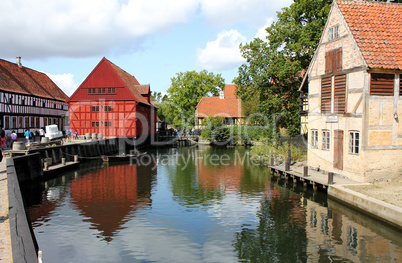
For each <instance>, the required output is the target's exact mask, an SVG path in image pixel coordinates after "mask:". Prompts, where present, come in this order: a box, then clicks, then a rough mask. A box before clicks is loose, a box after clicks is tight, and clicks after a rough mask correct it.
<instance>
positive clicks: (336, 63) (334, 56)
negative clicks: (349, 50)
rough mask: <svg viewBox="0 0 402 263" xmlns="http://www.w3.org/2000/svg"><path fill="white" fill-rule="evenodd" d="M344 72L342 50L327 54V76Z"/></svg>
mask: <svg viewBox="0 0 402 263" xmlns="http://www.w3.org/2000/svg"><path fill="white" fill-rule="evenodd" d="M341 70H342V48H338V49H334V50H331V51H328V52H326V53H325V74H331V73H334V72H338V71H341Z"/></svg>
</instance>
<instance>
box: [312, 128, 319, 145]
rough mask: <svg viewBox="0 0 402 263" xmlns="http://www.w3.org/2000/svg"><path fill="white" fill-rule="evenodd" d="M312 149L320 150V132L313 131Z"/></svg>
mask: <svg viewBox="0 0 402 263" xmlns="http://www.w3.org/2000/svg"><path fill="white" fill-rule="evenodd" d="M311 148H315V149H317V148H318V130H311Z"/></svg>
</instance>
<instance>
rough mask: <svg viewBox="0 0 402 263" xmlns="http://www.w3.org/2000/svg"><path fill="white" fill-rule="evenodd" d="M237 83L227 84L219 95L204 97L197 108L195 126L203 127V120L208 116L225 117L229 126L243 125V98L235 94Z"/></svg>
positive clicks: (197, 127)
mask: <svg viewBox="0 0 402 263" xmlns="http://www.w3.org/2000/svg"><path fill="white" fill-rule="evenodd" d="M235 91H236V86H235V85H225V88H224V90H223V91H220V92H219V96H213V97H203V98H202V99H201V100H200V102H199V103H198V105H197V107H196V108H195V127H196V129H200V128H202V127H203V120H204V119H205V118H206V117H208V116H212V117H223V118H225V124H226V125H228V126H233V125H241V124H243V122H244V118H243V114H242V108H241V99H239V98H237V97H236V95H235Z"/></svg>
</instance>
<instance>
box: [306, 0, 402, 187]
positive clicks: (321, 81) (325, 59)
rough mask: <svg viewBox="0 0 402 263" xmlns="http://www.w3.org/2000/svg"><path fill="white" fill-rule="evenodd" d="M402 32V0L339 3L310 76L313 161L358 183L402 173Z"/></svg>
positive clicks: (311, 163)
mask: <svg viewBox="0 0 402 263" xmlns="http://www.w3.org/2000/svg"><path fill="white" fill-rule="evenodd" d="M401 32H402V4H394V3H384V2H373V1H334V2H333V5H332V8H331V11H330V13H329V17H328V20H327V23H326V26H325V28H324V31H323V34H322V37H321V40H320V43H319V45H318V48H317V50H316V52H315V55H314V57H313V59H312V61H311V63H310V66H309V69H308V72H307V75H306V76H305V78H306V81H307V82H308V103H309V105H308V134H309V135H308V141H309V146H308V165H309V166H310V167H314V168H317V169H320V170H324V171H328V172H334V173H338V174H342V175H346V176H348V177H350V178H353V179H356V180H359V181H370V180H374V179H382V178H389V177H390V176H400V175H401V174H402V162H401V157H402V121H401V116H402V41H401ZM301 89H302V90H303V86H302V88H301Z"/></svg>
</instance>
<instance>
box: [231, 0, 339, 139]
mask: <svg viewBox="0 0 402 263" xmlns="http://www.w3.org/2000/svg"><path fill="white" fill-rule="evenodd" d="M331 2H332V1H329V0H295V2H294V3H293V4H291V5H290V7H286V8H283V9H282V11H281V12H278V14H277V15H278V20H277V21H276V22H274V23H273V24H272V25H271V26H270V27H268V28H267V29H266V31H267V37H266V38H267V41H263V40H261V39H259V38H256V39H254V40H253V41H251V42H250V43H248V44H245V45H241V46H240V48H241V52H242V55H243V57H244V58H245V59H246V61H247V63H246V64H243V65H242V66H240V68H239V74H238V77H237V78H235V80H234V82H235V84H237V87H238V89H237V95H239V96H240V97H241V99H242V101H244V102H245V105H247V102H250V101H252V102H254V101H255V102H256V103H257V107H256V108H257V110H258V112H260V113H263V114H264V115H266V116H267V117H268V119H270V120H272V119H275V120H276V124H277V125H276V127H278V126H279V125H280V126H282V127H284V128H287V129H288V133H289V134H290V135H295V134H298V133H299V127H300V118H299V114H298V104H299V94H298V92H297V90H298V88H299V86H300V84H301V81H302V77H303V76H302V75H303V74H302V73H303V70H305V69H307V67H308V65H309V63H310V61H311V59H312V57H313V55H314V51H315V49H316V47H317V45H318V42H319V40H320V37H321V33H322V31H323V28H324V26H325V22H326V19H327V16H328V13H329V10H330V4H331ZM249 104H250V105H251V106H252V103H249ZM250 109H253V108H252V107H248V108H247V109H246V110H248V112H247V111H246V114H247V116H246V117H248V116H250V115H252V112H251V110H250Z"/></svg>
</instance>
